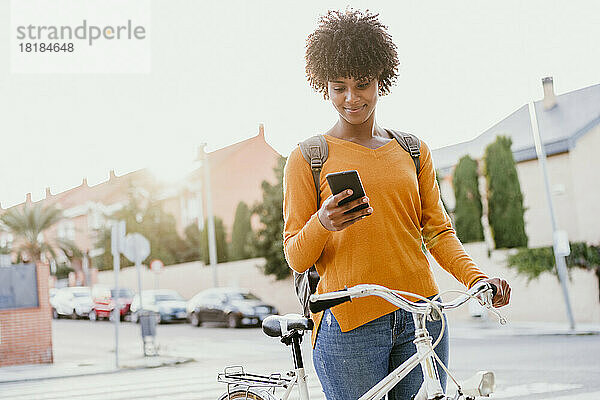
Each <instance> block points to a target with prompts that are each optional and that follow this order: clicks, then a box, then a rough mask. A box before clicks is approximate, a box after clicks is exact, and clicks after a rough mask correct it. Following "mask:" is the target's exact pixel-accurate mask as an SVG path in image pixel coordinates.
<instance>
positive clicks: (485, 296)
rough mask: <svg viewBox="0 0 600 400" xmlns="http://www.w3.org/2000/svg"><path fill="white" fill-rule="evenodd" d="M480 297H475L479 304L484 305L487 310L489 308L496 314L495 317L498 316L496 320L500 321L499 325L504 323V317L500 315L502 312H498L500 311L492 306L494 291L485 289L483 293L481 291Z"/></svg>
mask: <svg viewBox="0 0 600 400" xmlns="http://www.w3.org/2000/svg"><path fill="white" fill-rule="evenodd" d="M481 296H482V298H479V297H478V298H477V300H478V301H479V304H481V305H482V306H484V307H485V308H487V309H488V310H490V311H491V312H492V313H493V314H495V315H496V317H497V318H498V321H499V322H500V325H506V322H507V321H506V318H504V317H503V316H502V314H500V312H499V311H498V310H496V309H495V308H494V305H493V304H494V302H493V299H494V293H493V291H492V290H487V291H485V292H484V293H482V295H481Z"/></svg>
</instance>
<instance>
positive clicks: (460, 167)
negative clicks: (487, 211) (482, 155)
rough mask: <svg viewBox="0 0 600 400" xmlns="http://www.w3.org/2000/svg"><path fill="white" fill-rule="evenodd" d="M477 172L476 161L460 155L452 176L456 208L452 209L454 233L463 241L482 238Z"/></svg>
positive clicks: (476, 240)
mask: <svg viewBox="0 0 600 400" xmlns="http://www.w3.org/2000/svg"><path fill="white" fill-rule="evenodd" d="M478 178H479V176H478V174H477V161H475V160H473V159H472V158H471V157H469V156H468V155H466V156H464V157H462V158H461V159H460V160H459V161H458V164H457V165H456V169H455V170H454V176H453V178H452V184H453V186H454V196H455V198H456V208H455V209H454V225H455V227H456V234H457V235H458V238H459V239H460V241H461V242H463V243H469V242H479V241H482V240H483V226H482V225H481V214H482V210H483V207H482V205H481V195H480V194H479V183H478Z"/></svg>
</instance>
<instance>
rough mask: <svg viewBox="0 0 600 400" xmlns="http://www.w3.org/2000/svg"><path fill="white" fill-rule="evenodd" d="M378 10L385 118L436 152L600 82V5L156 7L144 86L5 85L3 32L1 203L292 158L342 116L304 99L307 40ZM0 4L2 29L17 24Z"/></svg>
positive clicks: (93, 79) (308, 93)
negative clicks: (211, 158)
mask: <svg viewBox="0 0 600 400" xmlns="http://www.w3.org/2000/svg"><path fill="white" fill-rule="evenodd" d="M346 5H351V6H353V7H355V8H359V9H364V8H367V7H368V8H369V9H370V10H372V11H375V12H379V13H380V14H381V16H380V19H381V21H382V22H383V23H384V24H386V25H388V27H389V31H390V33H391V35H392V37H393V39H394V42H395V43H396V45H397V46H398V53H399V59H400V62H401V67H400V76H399V78H398V83H397V85H396V86H395V87H394V88H393V89H392V93H391V94H390V95H388V96H386V97H382V98H381V99H380V102H379V105H378V108H377V121H378V123H379V124H381V125H382V126H385V127H390V128H395V129H400V130H405V131H408V132H411V133H413V134H416V135H417V136H419V137H420V138H422V139H423V140H425V141H426V142H427V143H428V144H429V145H430V146H431V147H433V148H437V147H441V146H445V145H449V144H454V143H458V142H462V141H465V140H469V139H472V138H473V137H475V136H477V135H478V134H480V133H482V132H483V131H485V130H486V129H487V128H489V127H490V126H492V125H493V124H495V123H496V122H498V121H499V120H501V119H503V118H504V117H506V116H507V115H508V114H510V113H511V112H513V111H514V110H516V109H517V108H518V107H520V106H521V105H523V104H525V103H527V102H528V101H530V100H532V99H534V100H538V99H540V98H541V97H542V86H541V79H542V78H543V77H545V76H553V77H554V85H555V90H556V92H557V94H561V93H565V92H568V91H572V90H576V89H579V88H582V87H586V86H590V85H593V84H597V83H600V43H599V42H598V38H599V37H600V2H598V1H594V0H590V1H577V0H573V1H566V0H564V1H549V0H544V1H531V0H528V1H523V0H518V1H513V0H510V1H508V0H504V1H493V2H492V1H482V0H473V1H447V0H439V1H423V0H417V1H368V2H366V1H356V2H352V3H348V2H347V1H301V2H287V1H286V2H282V1H251V0H248V1H229V0H224V1H219V2H216V1H210V2H209V1H198V0H180V1H176V2H173V1H166V0H165V1H158V0H154V1H152V9H151V13H152V24H151V26H150V27H149V31H150V36H151V49H152V62H151V72H150V73H149V74H70V75H69V74H11V73H10V63H9V56H8V55H9V30H8V29H6V28H5V29H0V53H1V54H3V55H4V57H2V59H1V60H2V62H0V138H1V141H0V143H1V149H2V150H1V152H0V171H1V175H0V203H1V204H2V206H3V207H8V206H11V205H14V204H17V203H20V202H22V201H24V199H25V194H26V193H27V192H31V193H32V196H33V199H34V200H37V199H40V198H42V197H43V196H44V190H45V187H47V186H49V187H50V188H51V190H52V192H53V193H58V192H61V191H64V190H66V189H69V188H71V187H74V186H77V185H79V184H80V183H81V180H82V178H84V177H87V179H88V183H89V184H90V185H93V184H96V183H99V182H101V181H104V180H106V179H107V178H108V173H109V170H111V169H114V170H115V171H116V173H117V175H121V174H124V173H127V172H131V171H133V170H136V169H139V168H143V167H148V166H155V167H158V169H160V170H162V171H163V172H164V176H165V177H167V178H171V179H174V177H176V176H182V175H183V174H185V172H186V171H187V170H188V169H189V167H190V165H191V163H192V160H193V159H194V156H195V154H196V151H197V150H196V148H197V146H198V145H199V144H200V143H202V142H207V143H208V149H209V151H211V150H215V149H218V148H221V147H224V146H227V145H230V144H232V143H235V142H238V141H241V140H244V139H247V138H249V137H251V136H254V135H256V133H257V131H258V124H259V123H264V124H265V134H266V138H267V141H268V142H269V143H270V144H271V145H272V146H273V147H274V148H275V149H276V150H277V151H279V152H280V153H282V154H283V155H287V154H289V152H290V151H291V150H292V149H293V148H294V146H296V145H297V143H298V142H299V141H301V140H302V139H304V138H306V137H308V136H311V135H313V134H315V133H318V132H323V131H325V130H327V129H328V128H329V127H330V126H331V125H333V123H334V122H335V121H336V119H337V114H336V113H335V111H334V109H333V108H332V106H331V105H330V104H329V103H328V102H326V101H324V100H323V99H322V97H321V96H320V95H318V94H316V93H314V92H312V90H311V89H310V88H309V86H308V84H307V82H306V77H305V74H304V45H305V39H306V36H307V35H308V34H309V33H310V32H311V31H312V30H313V29H314V28H315V27H316V22H317V18H318V16H319V15H321V14H323V13H324V12H325V11H326V10H327V9H329V8H334V9H343V8H345V7H346ZM9 15H10V7H9V2H7V1H2V2H0V26H2V27H7V26H8V22H9Z"/></svg>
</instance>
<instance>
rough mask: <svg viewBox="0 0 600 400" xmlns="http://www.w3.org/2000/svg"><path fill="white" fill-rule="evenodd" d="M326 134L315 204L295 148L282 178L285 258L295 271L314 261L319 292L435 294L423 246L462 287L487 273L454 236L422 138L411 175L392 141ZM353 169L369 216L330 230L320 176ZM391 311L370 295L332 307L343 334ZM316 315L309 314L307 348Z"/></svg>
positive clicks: (391, 307)
mask: <svg viewBox="0 0 600 400" xmlns="http://www.w3.org/2000/svg"><path fill="white" fill-rule="evenodd" d="M324 137H325V139H326V141H327V144H328V146H329V156H328V159H327V161H326V162H325V164H324V165H323V169H322V171H321V176H320V183H319V184H320V193H321V204H319V205H317V198H316V192H315V185H314V180H313V176H312V172H311V169H310V166H309V164H308V163H307V162H306V160H305V159H304V158H303V157H302V153H301V152H300V149H299V148H296V149H294V151H292V153H291V154H290V156H289V157H288V160H287V163H286V166H285V170H284V178H283V190H284V196H283V214H284V215H283V216H284V230H283V244H284V253H285V258H286V260H287V262H288V264H289V266H290V267H291V268H292V269H293V270H295V271H296V272H299V273H302V272H304V271H306V270H307V269H309V268H310V267H311V266H312V265H313V264H314V265H316V268H317V272H318V273H319V275H320V277H321V280H320V282H319V285H318V287H317V293H325V292H330V291H334V290H340V289H343V288H344V287H346V286H348V287H350V286H354V285H357V284H363V283H370V284H377V285H382V286H385V287H388V288H390V289H396V290H404V291H409V292H413V293H416V294H419V295H421V296H433V295H435V294H437V293H438V292H439V289H438V287H437V284H436V282H435V280H434V277H433V274H432V271H431V268H430V265H429V261H428V260H427V256H426V255H425V253H424V252H423V250H422V243H424V244H425V246H426V247H427V249H428V250H429V252H430V253H431V255H432V256H433V257H434V258H435V259H436V261H437V262H438V263H439V264H440V266H442V268H444V269H445V270H446V271H448V272H449V273H450V274H452V275H453V276H454V277H455V278H456V279H458V280H459V281H460V282H462V283H463V284H464V285H465V286H466V287H471V286H472V285H473V284H474V283H475V282H477V281H478V280H480V279H485V278H487V276H486V275H485V274H484V273H483V272H481V271H480V270H479V269H478V268H477V266H476V264H475V262H473V260H472V259H471V258H470V257H469V256H468V255H467V254H466V252H465V250H464V248H463V246H462V245H461V243H460V241H459V240H458V238H457V237H456V233H455V231H454V229H453V228H452V223H451V220H450V218H449V216H448V214H447V213H446V211H445V209H444V207H443V205H442V202H441V200H440V192H439V188H438V185H437V182H436V179H435V169H434V166H433V161H432V158H431V152H430V150H429V148H428V146H427V145H426V144H425V143H424V142H423V141H421V148H420V150H421V156H420V165H421V166H420V172H419V176H418V177H417V174H416V169H415V165H414V162H413V160H412V158H411V156H410V154H409V153H408V152H406V151H405V150H404V149H402V148H401V147H400V145H399V144H398V143H397V142H396V141H395V140H391V141H390V142H388V143H386V144H384V145H383V146H380V147H378V148H376V149H371V148H368V147H365V146H363V145H360V144H357V143H354V142H350V141H347V140H343V139H339V138H336V137H333V136H329V135H324ZM353 169H355V170H357V171H358V173H359V175H360V178H361V181H362V183H363V186H364V189H365V193H366V195H367V197H368V198H369V204H370V206H371V207H372V208H373V213H372V215H370V216H367V217H366V218H364V219H362V220H360V221H358V222H356V223H354V224H353V225H350V226H348V227H347V228H345V229H343V230H341V231H333V232H332V231H329V230H327V229H326V228H325V227H324V226H323V225H322V224H321V222H320V221H319V218H318V215H317V211H318V209H319V208H320V207H321V205H322V204H323V202H324V201H325V200H326V199H327V198H328V197H329V196H331V189H330V188H329V185H328V184H327V180H326V178H325V176H326V175H327V174H328V173H331V172H340V171H347V170H353ZM409 299H410V300H415V299H411V298H409ZM396 309H398V307H396V306H394V305H392V304H391V303H389V302H387V301H386V300H383V299H381V298H379V297H375V296H369V297H363V298H359V299H355V300H353V301H352V302H349V303H344V304H341V305H338V306H335V307H333V308H332V309H331V311H332V313H333V315H334V316H335V318H336V320H337V321H338V323H339V325H340V328H341V330H342V332H347V331H349V330H352V329H354V328H357V327H359V326H361V325H363V324H365V323H367V322H369V321H372V320H374V319H376V318H379V317H381V316H383V315H386V314H388V313H390V312H392V311H395V310H396ZM322 314H323V313H317V314H313V315H312V318H313V320H314V322H315V327H314V330H313V335H312V339H313V345H314V342H315V340H316V334H317V331H318V327H319V324H320V322H321V318H322Z"/></svg>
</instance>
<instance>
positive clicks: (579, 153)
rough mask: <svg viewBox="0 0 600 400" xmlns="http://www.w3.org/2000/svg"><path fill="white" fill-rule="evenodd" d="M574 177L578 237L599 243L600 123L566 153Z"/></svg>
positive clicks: (574, 205)
mask: <svg viewBox="0 0 600 400" xmlns="http://www.w3.org/2000/svg"><path fill="white" fill-rule="evenodd" d="M569 158H570V160H571V165H572V169H571V176H572V179H573V185H572V186H573V193H574V194H573V198H574V200H575V201H574V203H573V205H572V207H574V208H575V210H576V214H577V224H578V227H579V237H578V238H577V240H581V241H587V242H589V243H593V244H597V245H598V244H600V125H597V126H596V127H595V128H594V129H593V130H592V131H591V132H588V133H586V134H585V135H583V136H582V137H581V138H579V140H578V141H577V145H576V146H575V148H574V149H573V150H572V151H571V152H570V153H569Z"/></svg>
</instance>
